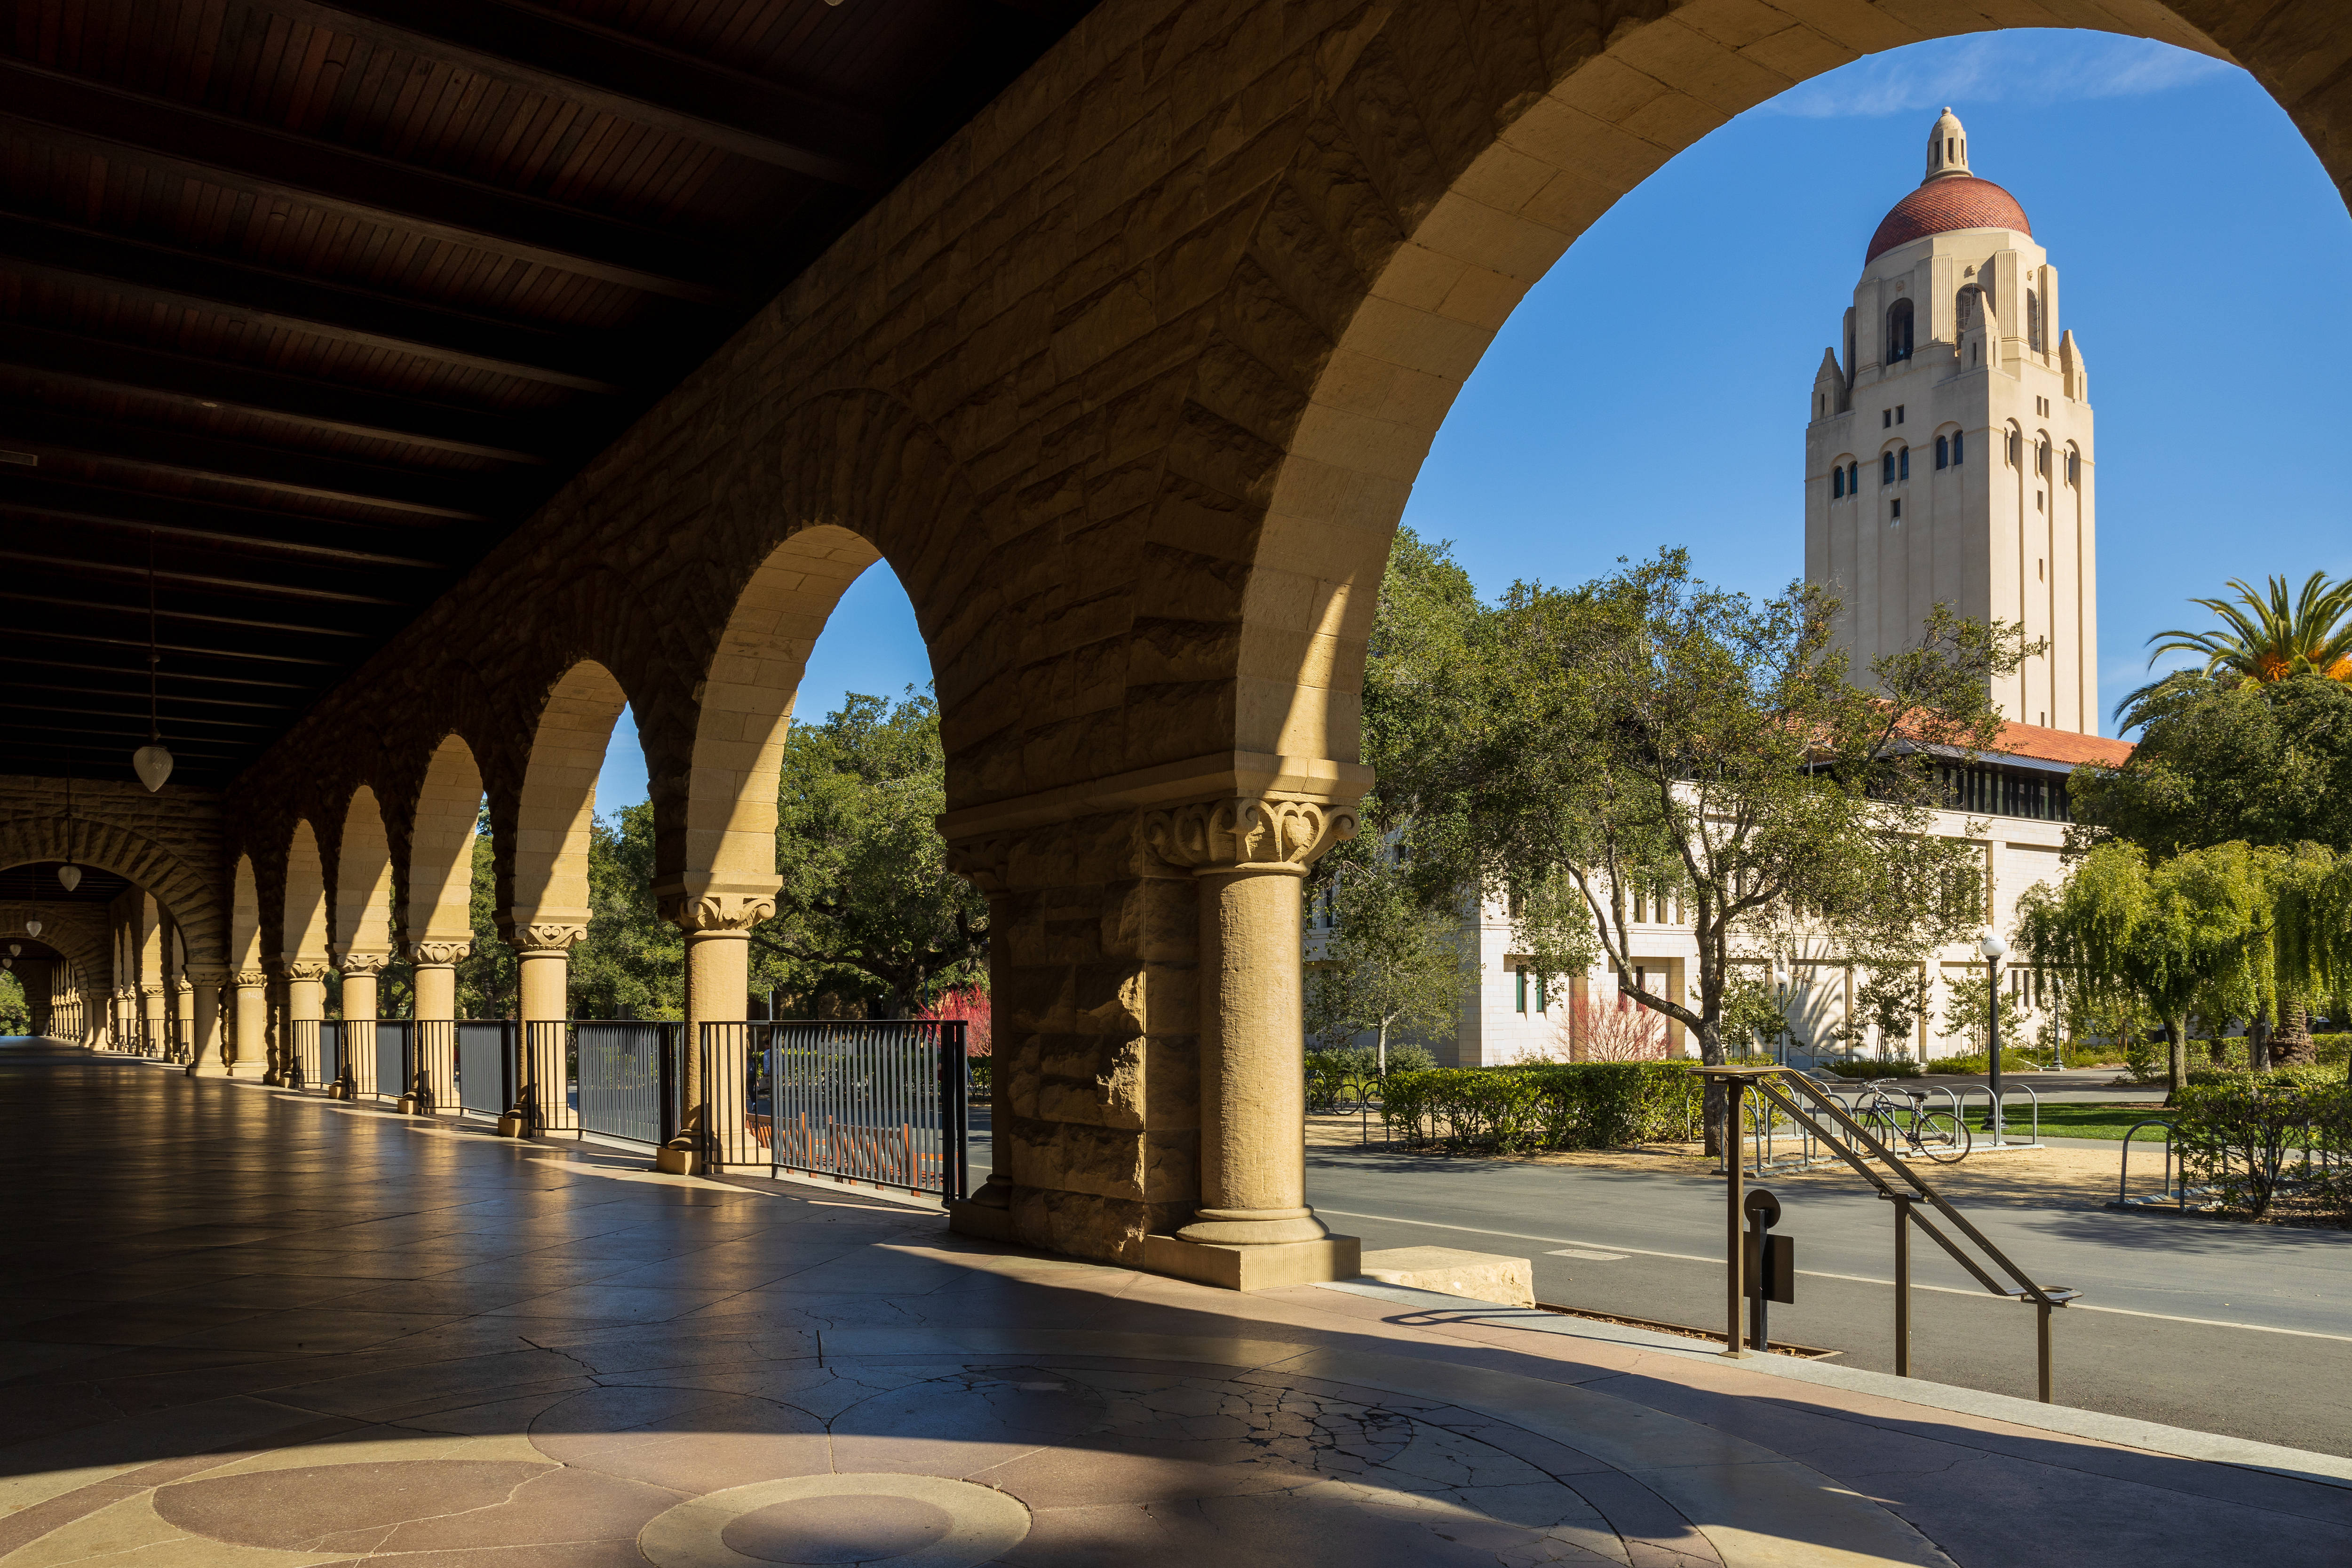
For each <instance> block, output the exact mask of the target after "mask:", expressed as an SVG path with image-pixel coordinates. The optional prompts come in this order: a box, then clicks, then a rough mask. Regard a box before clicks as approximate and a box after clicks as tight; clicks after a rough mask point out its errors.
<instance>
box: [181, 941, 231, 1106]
mask: <svg viewBox="0 0 2352 1568" xmlns="http://www.w3.org/2000/svg"><path fill="white" fill-rule="evenodd" d="M187 974H188V985H189V993H188V1000H189V1003H190V1012H189V1015H188V1076H189V1077H191V1078H226V1077H227V1076H228V1066H227V1064H226V1062H224V1061H223V1060H222V1059H221V1058H222V1050H221V1047H222V1039H221V1034H222V1030H221V988H222V986H223V985H225V984H227V981H228V971H227V970H226V969H218V968H213V967H210V966H206V965H201V964H190V965H189V966H188V970H187Z"/></svg>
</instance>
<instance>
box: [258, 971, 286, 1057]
mask: <svg viewBox="0 0 2352 1568" xmlns="http://www.w3.org/2000/svg"><path fill="white" fill-rule="evenodd" d="M261 968H262V974H263V979H262V983H261V997H262V1005H261V1030H262V1034H261V1056H262V1062H263V1064H264V1065H263V1068H262V1072H261V1081H262V1082H264V1083H266V1084H269V1085H272V1086H275V1085H278V1084H282V1083H284V1082H285V1081H286V962H285V960H283V959H276V960H272V959H264V960H262V963H261Z"/></svg>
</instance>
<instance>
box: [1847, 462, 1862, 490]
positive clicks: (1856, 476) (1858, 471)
mask: <svg viewBox="0 0 2352 1568" xmlns="http://www.w3.org/2000/svg"><path fill="white" fill-rule="evenodd" d="M1845 493H1846V494H1848V495H1850V496H1858V495H1860V494H1861V493H1862V459H1861V458H1855V459H1854V460H1853V462H1851V463H1848V464H1847V465H1846V466H1845Z"/></svg>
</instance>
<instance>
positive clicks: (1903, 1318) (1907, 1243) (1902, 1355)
mask: <svg viewBox="0 0 2352 1568" xmlns="http://www.w3.org/2000/svg"><path fill="white" fill-rule="evenodd" d="M1894 1197H1895V1376H1897V1377H1908V1376H1910V1375H1911V1195H1910V1194H1908V1193H1896V1194H1894Z"/></svg>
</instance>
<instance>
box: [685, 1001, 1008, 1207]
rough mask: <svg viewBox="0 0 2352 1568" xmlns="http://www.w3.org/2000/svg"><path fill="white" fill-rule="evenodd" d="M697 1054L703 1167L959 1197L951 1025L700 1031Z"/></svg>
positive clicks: (958, 1061) (964, 1126)
mask: <svg viewBox="0 0 2352 1568" xmlns="http://www.w3.org/2000/svg"><path fill="white" fill-rule="evenodd" d="M700 1050H701V1064H700V1065H701V1069H702V1072H701V1078H702V1094H703V1105H702V1108H701V1110H702V1121H701V1135H702V1142H703V1148H704V1155H705V1158H706V1159H708V1160H709V1161H710V1162H711V1163H713V1164H716V1165H764V1166H767V1167H769V1168H771V1169H772V1170H779V1171H799V1172H803V1173H810V1174H814V1175H825V1176H835V1177H839V1178H843V1179H845V1180H851V1181H861V1182H871V1183H873V1184H877V1185H879V1186H887V1187H903V1188H906V1189H908V1191H911V1192H921V1193H938V1194H940V1195H942V1196H945V1197H957V1198H960V1197H962V1196H964V1195H966V1189H967V1186H968V1184H969V1181H970V1164H969V1159H968V1155H967V1152H966V1142H967V1134H968V1131H969V1127H970V1107H969V1095H968V1089H967V1085H968V1081H969V1080H968V1077H967V1068H966V1064H965V1059H964V1026H963V1024H962V1023H961V1021H959V1020H954V1019H928V1018H908V1019H884V1020H875V1021H870V1022H855V1023H746V1024H705V1025H703V1026H702V1038H701V1041H700Z"/></svg>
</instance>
